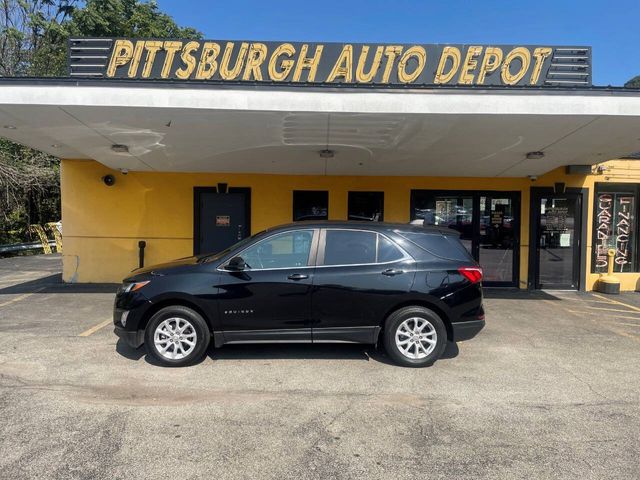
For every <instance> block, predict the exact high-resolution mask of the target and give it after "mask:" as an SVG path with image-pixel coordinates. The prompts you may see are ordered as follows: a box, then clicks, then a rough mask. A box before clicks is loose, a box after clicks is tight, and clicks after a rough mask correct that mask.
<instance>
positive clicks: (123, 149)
mask: <svg viewBox="0 0 640 480" xmlns="http://www.w3.org/2000/svg"><path fill="white" fill-rule="evenodd" d="M111 150H113V151H114V152H116V153H129V147H127V146H126V145H121V144H119V143H114V144H113V145H111Z"/></svg>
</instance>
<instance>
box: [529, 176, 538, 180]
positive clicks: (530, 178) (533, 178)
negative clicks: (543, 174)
mask: <svg viewBox="0 0 640 480" xmlns="http://www.w3.org/2000/svg"><path fill="white" fill-rule="evenodd" d="M537 179H538V176H537V175H529V180H531V181H532V182H535V181H536V180H537Z"/></svg>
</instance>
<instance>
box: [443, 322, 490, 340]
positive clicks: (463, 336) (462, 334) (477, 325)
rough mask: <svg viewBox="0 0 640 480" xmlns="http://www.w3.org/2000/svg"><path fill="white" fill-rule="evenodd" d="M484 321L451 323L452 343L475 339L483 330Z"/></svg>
mask: <svg viewBox="0 0 640 480" xmlns="http://www.w3.org/2000/svg"><path fill="white" fill-rule="evenodd" d="M484 324H485V321H484V320H469V321H467V322H459V323H452V324H451V327H452V328H453V341H454V342H461V341H463V340H469V339H471V338H473V337H475V336H476V335H477V334H478V333H479V332H480V330H482V329H483V328H484Z"/></svg>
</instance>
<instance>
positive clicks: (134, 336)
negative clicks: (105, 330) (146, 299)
mask: <svg viewBox="0 0 640 480" xmlns="http://www.w3.org/2000/svg"><path fill="white" fill-rule="evenodd" d="M113 333H115V334H116V335H117V336H118V337H120V338H121V339H122V340H124V342H125V343H126V344H127V345H129V346H130V347H133V348H139V347H140V345H142V344H143V343H144V330H134V331H129V330H125V329H124V328H122V327H121V326H119V325H116V326H115V328H114V329H113Z"/></svg>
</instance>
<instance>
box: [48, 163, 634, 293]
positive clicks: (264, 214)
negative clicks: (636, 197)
mask: <svg viewBox="0 0 640 480" xmlns="http://www.w3.org/2000/svg"><path fill="white" fill-rule="evenodd" d="M628 164H629V162H617V163H616V164H615V165H617V166H618V168H626V167H627V166H629V168H630V167H631V165H630V164H629V165H628ZM109 173H111V174H113V175H114V176H115V177H116V184H115V185H114V186H112V187H107V186H105V185H104V184H103V183H102V180H101V178H102V177H103V176H104V175H106V174H109ZM61 176H62V179H61V188H62V220H63V234H64V242H65V243H64V252H63V278H64V280H65V281H67V282H119V281H120V280H121V279H122V278H123V277H124V276H126V274H127V273H128V272H130V271H131V270H132V269H133V268H135V267H136V266H137V255H138V246H137V244H138V241H139V240H146V242H147V248H146V251H145V263H147V264H154V263H160V262H163V261H166V260H170V259H173V258H178V257H184V256H189V255H192V254H193V187H195V186H215V185H216V184H217V183H219V182H224V183H228V184H229V185H230V186H232V187H250V188H251V231H252V232H254V233H255V232H258V231H260V230H263V229H264V228H267V227H270V226H273V225H278V224H282V223H288V222H290V221H291V215H292V208H293V205H292V197H293V195H292V191H293V190H328V191H329V218H330V219H331V220H343V219H346V217H347V198H348V192H349V191H350V190H362V191H368V190H370V191H384V194H385V197H384V201H385V205H384V216H385V220H386V221H396V222H408V221H409V214H410V212H409V201H410V191H411V190H412V189H451V190H496V191H501V190H502V191H520V192H521V222H520V223H521V232H520V239H521V252H520V287H521V288H526V285H527V272H528V252H529V250H528V249H529V245H528V243H529V220H528V219H529V188H530V187H531V186H553V184H554V182H558V181H562V182H565V183H566V185H567V187H588V188H589V189H590V201H589V206H588V209H589V233H588V236H587V238H586V239H584V240H585V241H586V244H587V248H588V249H589V253H590V249H591V215H592V202H593V183H594V181H596V180H597V181H604V178H603V176H588V177H584V176H576V175H570V176H567V175H565V174H564V169H558V170H555V171H553V172H550V173H549V174H547V175H545V176H542V177H540V178H538V180H536V181H535V182H531V181H530V180H529V179H527V178H452V177H447V178H444V177H373V176H372V177H362V176H360V177H357V176H311V175H308V176H305V175H297V176H293V175H261V174H228V173H221V174H214V173H148V172H130V173H129V174H128V175H122V174H121V173H120V172H115V171H112V170H110V169H108V168H107V167H105V166H103V165H101V164H100V163H98V162H95V161H91V160H64V161H63V162H62V175H61ZM627 177H629V175H628V174H627V175H626V177H625V178H627ZM611 181H614V180H611ZM618 181H620V180H619V178H618V177H616V178H615V182H618ZM627 181H636V182H638V181H640V180H638V179H636V180H633V179H632V178H627ZM589 269H590V255H589V256H588V257H587V271H589ZM585 276H586V277H587V287H588V288H591V287H592V286H593V283H594V282H595V281H596V280H597V275H585ZM621 277H624V278H623V281H624V285H623V286H624V288H625V289H627V290H633V289H635V288H636V282H638V278H639V275H638V274H625V275H621ZM627 277H628V278H627Z"/></svg>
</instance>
